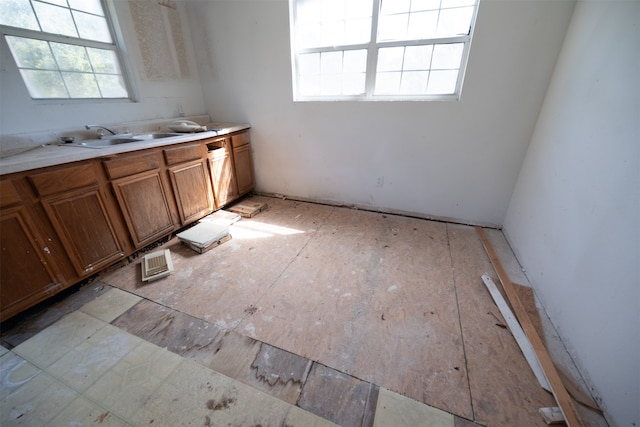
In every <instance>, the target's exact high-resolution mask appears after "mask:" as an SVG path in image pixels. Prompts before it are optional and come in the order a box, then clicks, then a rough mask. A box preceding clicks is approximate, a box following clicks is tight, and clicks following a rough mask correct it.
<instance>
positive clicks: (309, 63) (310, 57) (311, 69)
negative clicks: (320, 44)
mask: <svg viewBox="0 0 640 427" xmlns="http://www.w3.org/2000/svg"><path fill="white" fill-rule="evenodd" d="M298 74H300V75H303V76H304V75H308V74H320V54H319V53H307V54H304V55H299V56H298Z"/></svg>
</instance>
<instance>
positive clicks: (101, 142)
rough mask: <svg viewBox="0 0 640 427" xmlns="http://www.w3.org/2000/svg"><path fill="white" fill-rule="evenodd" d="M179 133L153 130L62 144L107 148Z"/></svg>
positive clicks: (169, 136) (168, 136)
mask: <svg viewBox="0 0 640 427" xmlns="http://www.w3.org/2000/svg"><path fill="white" fill-rule="evenodd" d="M180 135H181V134H179V133H168V132H151V133H143V134H139V135H131V136H130V135H127V136H123V137H118V136H117V135H115V136H109V137H106V138H104V139H87V140H84V141H78V142H71V143H66V144H62V145H64V146H67V147H85V148H106V147H112V146H114V145H120V144H127V143H129V142H142V141H149V140H154V139H162V138H171V137H174V136H180Z"/></svg>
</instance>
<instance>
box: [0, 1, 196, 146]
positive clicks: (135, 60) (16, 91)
mask: <svg viewBox="0 0 640 427" xmlns="http://www.w3.org/2000/svg"><path fill="white" fill-rule="evenodd" d="M112 4H113V5H114V7H115V10H116V12H117V19H118V21H119V24H120V28H121V30H122V33H123V37H124V40H125V45H126V49H127V59H128V61H129V63H130V64H131V66H132V68H133V71H134V72H133V79H134V84H135V85H136V87H137V88H138V91H139V95H140V98H139V101H138V102H129V101H123V102H120V101H118V102H112V101H106V102H89V103H87V102H80V103H62V102H56V101H33V100H31V98H30V97H29V93H28V92H27V89H26V87H25V85H24V83H23V81H22V79H21V77H20V75H19V73H18V70H17V68H16V66H15V63H14V61H13V59H12V57H11V53H10V52H9V49H8V48H7V45H6V43H5V42H4V40H1V41H0V61H1V62H0V63H1V64H2V65H1V67H0V135H10V134H23V133H31V132H41V131H49V130H56V129H74V128H82V127H83V126H84V125H85V124H88V123H92V124H107V123H119V122H129V121H135V120H145V119H160V118H172V117H177V116H178V104H182V107H183V111H184V113H185V114H186V115H197V114H203V113H206V111H205V103H204V98H203V96H202V89H201V85H200V79H199V76H198V72H197V66H196V63H195V55H194V52H193V45H192V43H191V39H190V36H191V34H190V31H189V25H188V21H187V15H186V6H185V5H184V4H182V3H180V4H178V8H177V9H175V10H172V9H167V8H163V7H161V6H159V5H158V2H154V1H148V2H147V4H146V5H145V7H146V8H147V9H145V10H147V11H148V12H149V13H150V14H151V12H154V13H155V15H151V16H156V17H157V16H162V14H164V17H165V18H166V17H167V16H169V14H180V15H181V17H180V19H181V22H182V25H181V27H182V29H183V31H182V34H183V35H184V45H185V51H186V52H185V53H184V55H180V56H179V58H185V57H186V58H187V62H188V63H189V65H190V68H189V73H188V74H183V75H182V76H179V77H176V78H166V77H164V78H163V77H160V78H158V77H152V78H149V77H148V76H147V74H148V73H145V70H144V65H143V64H144V63H143V60H142V58H143V52H142V51H141V49H140V43H139V40H138V36H137V34H136V30H135V25H141V24H142V23H141V22H140V21H139V20H137V21H135V22H134V18H133V17H132V14H131V9H130V7H129V2H128V1H124V0H114V1H113V3H112ZM170 22H171V21H170V20H169V19H166V20H165V21H163V20H160V19H155V20H153V22H151V24H152V25H153V30H152V31H158V32H165V31H166V30H167V28H169V27H170V25H169V24H170ZM173 22H174V28H177V27H178V26H177V25H175V21H173ZM161 35H162V34H161ZM158 39H159V40H160V39H162V40H164V39H163V38H162V37H159V38H158ZM151 53H152V54H154V55H157V57H164V58H170V59H169V60H165V61H163V63H164V64H168V65H169V66H174V63H175V58H174V57H172V53H171V52H170V51H168V50H166V49H156V50H155V51H154V50H152V51H151ZM177 66H179V65H177ZM168 74H169V73H165V75H168Z"/></svg>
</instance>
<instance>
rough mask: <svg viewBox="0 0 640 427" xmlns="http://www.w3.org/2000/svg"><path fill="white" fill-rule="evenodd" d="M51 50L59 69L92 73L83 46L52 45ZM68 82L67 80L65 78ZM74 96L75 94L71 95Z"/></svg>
mask: <svg viewBox="0 0 640 427" xmlns="http://www.w3.org/2000/svg"><path fill="white" fill-rule="evenodd" d="M51 50H53V55H54V56H55V58H56V61H58V67H59V68H60V70H64V71H91V65H90V64H89V58H87V53H86V52H85V50H84V47H83V46H74V45H70V44H61V43H51ZM65 80H66V78H65ZM71 96H73V94H72V95H71Z"/></svg>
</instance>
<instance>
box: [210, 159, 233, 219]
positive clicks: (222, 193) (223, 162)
mask: <svg viewBox="0 0 640 427" xmlns="http://www.w3.org/2000/svg"><path fill="white" fill-rule="evenodd" d="M219 150H222V151H223V152H224V154H221V155H216V156H215V157H211V158H210V159H209V168H210V169H211V181H212V182H213V194H214V196H215V200H216V207H217V208H221V207H223V206H224V205H226V204H227V203H229V202H232V201H233V200H235V199H237V198H238V185H237V184H236V177H235V175H234V174H233V164H232V163H231V156H230V155H229V153H228V152H227V151H226V149H225V148H220V149H219Z"/></svg>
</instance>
